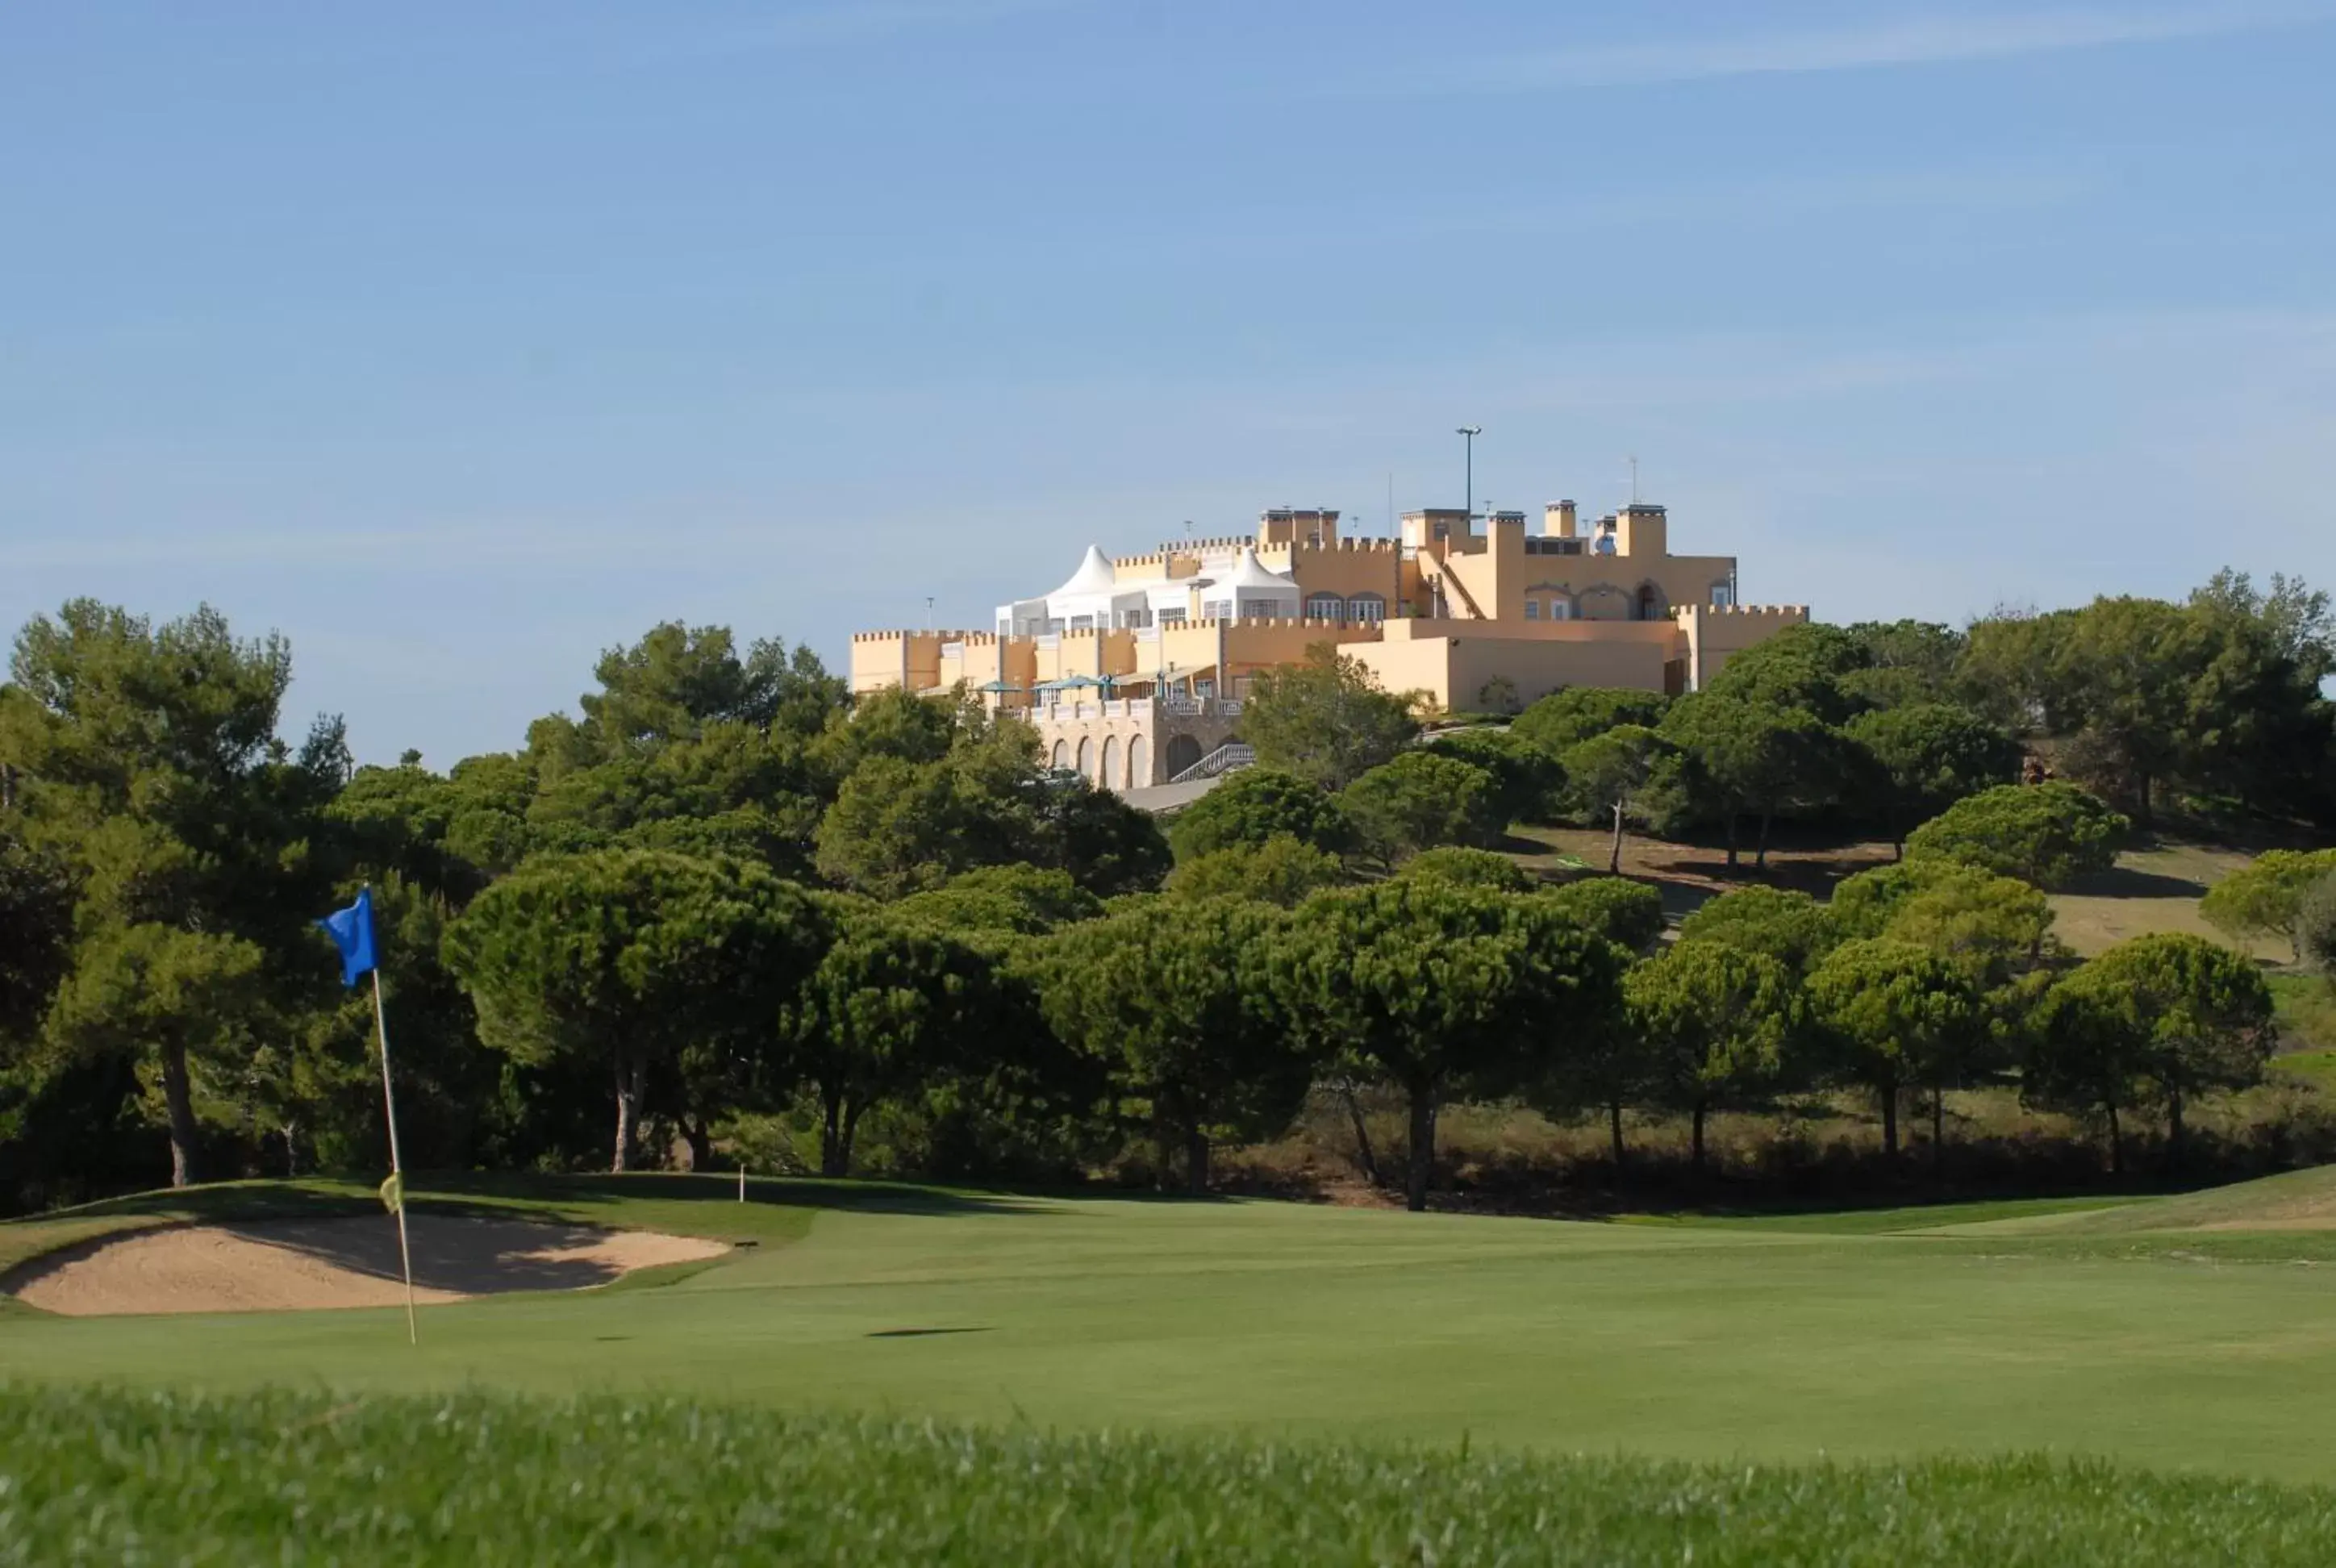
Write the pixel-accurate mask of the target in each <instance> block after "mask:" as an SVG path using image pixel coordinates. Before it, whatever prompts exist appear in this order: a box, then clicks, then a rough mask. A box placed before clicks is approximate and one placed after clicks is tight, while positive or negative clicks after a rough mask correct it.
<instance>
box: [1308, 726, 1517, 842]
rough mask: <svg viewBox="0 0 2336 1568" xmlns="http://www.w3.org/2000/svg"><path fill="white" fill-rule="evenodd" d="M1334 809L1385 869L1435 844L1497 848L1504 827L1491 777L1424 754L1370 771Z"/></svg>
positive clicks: (1342, 794) (1448, 759)
mask: <svg viewBox="0 0 2336 1568" xmlns="http://www.w3.org/2000/svg"><path fill="white" fill-rule="evenodd" d="M1338 807H1339V809H1340V810H1341V811H1342V812H1344V813H1346V817H1347V820H1348V822H1351V823H1354V824H1355V833H1356V835H1357V836H1358V838H1360V839H1361V841H1362V843H1363V847H1364V848H1365V849H1367V850H1368V851H1369V852H1371V853H1372V854H1374V855H1376V856H1377V857H1378V859H1379V860H1380V861H1381V862H1385V863H1387V864H1389V865H1392V864H1395V863H1396V862H1400V861H1404V860H1407V859H1409V858H1410V857H1411V856H1413V855H1416V854H1417V853H1419V852H1420V851H1422V850H1431V849H1434V848H1436V846H1437V845H1439V844H1464V845H1470V846H1474V847H1475V848H1479V849H1481V848H1484V847H1485V846H1487V845H1490V844H1496V843H1499V842H1501V840H1502V839H1503V838H1504V836H1506V833H1507V830H1508V825H1509V823H1508V818H1507V817H1506V816H1505V815H1504V813H1503V812H1502V809H1501V798H1500V790H1499V787H1498V786H1497V785H1496V784H1495V783H1494V779H1493V775H1492V774H1489V773H1486V772H1485V771H1484V769H1483V768H1480V767H1477V766H1475V765H1472V764H1469V763H1465V762H1461V761H1458V760H1457V759H1455V758H1453V757H1449V756H1438V755H1434V754H1432V753H1429V752H1424V751H1413V752H1406V753H1405V754H1404V755H1401V756H1399V757H1397V758H1396V759H1395V760H1394V761H1393V762H1388V763H1382V764H1380V765H1378V766H1377V767H1375V768H1373V769H1371V771H1370V772H1368V773H1367V774H1363V776H1362V777H1360V778H1358V779H1357V780H1356V781H1355V782H1354V783H1352V784H1348V786H1347V787H1346V788H1345V789H1344V790H1342V791H1340V792H1339V794H1338Z"/></svg>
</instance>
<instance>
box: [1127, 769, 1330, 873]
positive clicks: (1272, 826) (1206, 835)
mask: <svg viewBox="0 0 2336 1568" xmlns="http://www.w3.org/2000/svg"><path fill="white" fill-rule="evenodd" d="M1277 837H1290V838H1294V839H1296V840H1298V841H1299V842H1300V843H1303V844H1308V845H1310V846H1311V847H1313V848H1315V849H1318V850H1320V851H1322V852H1325V853H1328V854H1340V853H1343V852H1346V851H1347V850H1348V849H1349V848H1351V847H1352V846H1353V843H1354V827H1353V824H1352V823H1349V822H1348V820H1347V817H1346V813H1343V812H1341V811H1340V810H1339V809H1338V803H1337V802H1336V801H1335V800H1333V799H1332V798H1331V797H1330V796H1329V795H1327V794H1323V793H1322V791H1321V790H1319V788H1317V787H1316V786H1315V785H1313V784H1309V783H1308V782H1307V781H1306V780H1305V779H1302V778H1300V777H1299V776H1298V775H1297V774H1291V773H1284V772H1282V771H1281V770H1280V769H1279V768H1272V767H1262V766H1260V767H1251V768H1243V769H1242V770H1241V772H1239V773H1236V774H1233V775H1232V776H1231V777H1230V778H1228V779H1226V780H1225V781H1224V782H1223V783H1222V784H1218V785H1217V786H1216V788H1214V789H1212V790H1211V791H1210V792H1209V793H1208V794H1204V795H1202V797H1201V798H1200V799H1199V800H1196V801H1194V802H1193V803H1192V804H1191V805H1188V806H1186V807H1185V808H1184V809H1183V811H1181V812H1178V813H1176V815H1175V816H1174V817H1173V819H1172V820H1171V821H1170V823H1169V825H1168V842H1169V843H1170V844H1171V845H1173V847H1174V849H1175V851H1176V857H1177V858H1178V859H1179V860H1189V859H1191V858H1192V857H1193V856H1195V855H1204V854H1208V853H1210V852H1213V851H1216V850H1222V849H1231V848H1232V847H1233V846H1234V845H1236V844H1248V845H1251V846H1255V845H1259V844H1262V843H1264V842H1266V841H1267V840H1268V839H1271V838H1277Z"/></svg>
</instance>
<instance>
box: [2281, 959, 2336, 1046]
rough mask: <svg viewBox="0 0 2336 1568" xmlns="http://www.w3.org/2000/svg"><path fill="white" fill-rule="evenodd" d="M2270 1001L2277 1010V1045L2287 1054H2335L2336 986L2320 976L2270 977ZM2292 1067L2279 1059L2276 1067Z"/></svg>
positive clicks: (2289, 975) (2291, 975)
mask: <svg viewBox="0 0 2336 1568" xmlns="http://www.w3.org/2000/svg"><path fill="white" fill-rule="evenodd" d="M2266 978H2267V979H2269V980H2270V981H2271V994H2272V1000H2273V1003H2274V1005H2276V1006H2277V1008H2278V1009H2279V1032H2280V1036H2281V1043H2282V1045H2283V1046H2285V1047H2286V1048H2287V1049H2288V1050H2290V1051H2312V1052H2317V1053H2319V1054H2321V1055H2322V1056H2325V1055H2328V1054H2331V1053H2336V986H2331V985H2330V984H2329V983H2328V979H2327V977H2326V976H2324V975H2298V974H2287V975H2271V976H2268V977H2266ZM2280 1065H2281V1066H2291V1065H2292V1057H2283V1058H2282V1060H2281V1062H2280Z"/></svg>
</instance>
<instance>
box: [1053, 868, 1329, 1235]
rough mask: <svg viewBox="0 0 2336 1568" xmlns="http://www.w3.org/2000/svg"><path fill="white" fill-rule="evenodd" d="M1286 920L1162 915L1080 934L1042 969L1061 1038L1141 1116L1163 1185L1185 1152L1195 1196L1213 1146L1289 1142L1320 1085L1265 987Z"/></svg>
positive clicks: (1244, 909) (1275, 914)
mask: <svg viewBox="0 0 2336 1568" xmlns="http://www.w3.org/2000/svg"><path fill="white" fill-rule="evenodd" d="M1282 919H1283V917H1282V916H1281V914H1280V911H1275V910H1272V909H1270V908H1269V907H1268V906H1266V905H1264V904H1260V903H1255V902H1251V901H1246V900H1241V899H1205V900H1200V901H1185V900H1175V901H1161V902H1157V903H1153V904H1149V905H1145V906H1144V907H1141V908H1138V909H1134V910H1131V911H1127V912H1125V913H1123V914H1114V915H1113V916H1111V917H1110V918H1109V919H1107V920H1095V921H1092V922H1090V923H1088V924H1086V925H1082V926H1073V927H1070V928H1068V929H1067V930H1064V931H1062V932H1060V933H1058V934H1057V935H1056V936H1055V937H1053V938H1052V939H1050V940H1048V941H1047V943H1046V947H1045V949H1044V950H1043V951H1042V952H1041V953H1040V954H1038V955H1037V958H1036V959H1035V968H1034V972H1035V973H1036V975H1037V978H1038V986H1039V991H1040V995H1041V997H1042V998H1043V1005H1044V1008H1045V1009H1046V1021H1047V1022H1048V1024H1049V1025H1050V1026H1052V1027H1053V1029H1054V1032H1055V1034H1056V1037H1057V1038H1059V1039H1061V1040H1062V1041H1063V1042H1064V1043H1066V1045H1069V1046H1071V1047H1073V1048H1074V1049H1076V1050H1079V1051H1081V1052H1083V1053H1085V1055H1086V1056H1087V1057H1089V1058H1090V1059H1091V1060H1094V1061H1096V1062H1099V1063H1102V1064H1103V1065H1104V1066H1105V1068H1106V1070H1107V1071H1108V1072H1109V1074H1110V1075H1111V1076H1112V1078H1113V1080H1114V1083H1115V1085H1116V1086H1117V1088H1118V1092H1119V1095H1120V1096H1121V1097H1122V1098H1124V1099H1133V1100H1135V1101H1139V1102H1141V1107H1142V1108H1141V1114H1142V1115H1144V1117H1145V1118H1146V1119H1147V1120H1148V1121H1149V1122H1150V1124H1151V1125H1152V1127H1153V1132H1154V1133H1155V1135H1157V1137H1158V1138H1159V1140H1160V1145H1161V1146H1160V1173H1161V1174H1162V1175H1163V1178H1164V1176H1165V1175H1166V1174H1167V1171H1168V1170H1169V1168H1170V1164H1171V1157H1172V1154H1173V1151H1174V1150H1176V1149H1177V1148H1179V1147H1180V1146H1181V1147H1182V1149H1183V1152H1184V1156H1185V1166H1184V1168H1185V1180H1186V1183H1187V1184H1188V1186H1189V1187H1190V1188H1191V1190H1192V1192H1195V1193H1202V1192H1206V1191H1207V1190H1208V1184H1209V1149H1210V1145H1211V1144H1212V1143H1214V1142H1217V1141H1220V1140H1222V1139H1225V1138H1228V1137H1233V1138H1243V1139H1249V1138H1256V1137H1261V1136H1270V1135H1273V1134H1275V1133H1278V1132H1280V1130H1281V1128H1282V1127H1283V1126H1285V1125H1288V1123H1289V1120H1290V1115H1292V1113H1294V1112H1295V1111H1296V1110H1297V1108H1298V1104H1299V1101H1300V1100H1301V1099H1302V1098H1304V1096H1305V1094H1306V1086H1307V1084H1308V1083H1309V1080H1310V1079H1311V1076H1312V1069H1313V1059H1312V1057H1311V1055H1310V1052H1309V1044H1308V1037H1306V1036H1305V1035H1304V1034H1302V1033H1301V1032H1299V1031H1298V1030H1296V1029H1294V1028H1292V1027H1291V1026H1290V1020H1289V1018H1287V1017H1286V1016H1285V1015H1284V1013H1283V1011H1282V1010H1281V1008H1280V1006H1279V1005H1277V1001H1276V998H1275V997H1274V994H1273V992H1272V991H1271V989H1270V988H1269V986H1268V984H1267V974H1268V971H1269V969H1270V962H1271V959H1272V951H1273V948H1274V945H1275V943H1276V942H1277V940H1279V936H1280V930H1281V921H1282Z"/></svg>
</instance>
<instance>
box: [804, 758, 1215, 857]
mask: <svg viewBox="0 0 2336 1568" xmlns="http://www.w3.org/2000/svg"><path fill="white" fill-rule="evenodd" d="M855 722H856V721H855ZM1037 757H1038V753H1037V737H1036V736H1035V735H1032V734H1031V732H1030V731H1029V729H1028V728H1027V726H1023V725H1020V724H1017V723H1014V722H1013V721H1011V720H999V721H997V722H995V723H988V722H982V723H975V722H968V723H967V724H966V725H964V726H960V727H959V729H958V730H957V731H956V740H955V742H954V744H953V745H952V747H951V749H950V750H949V752H948V753H947V754H946V755H943V756H941V757H939V758H938V759H936V760H934V761H930V762H911V761H909V760H907V759H906V758H903V757H900V756H895V755H889V754H884V753H879V754H876V755H871V756H869V757H868V758H867V759H866V760H864V761H863V762H861V764H860V765H859V766H858V767H857V768H856V769H855V770H854V771H853V773H852V775H851V776H850V777H849V778H847V779H845V780H844V781H843V787H842V791H841V792H840V793H839V794H837V796H836V799H835V803H834V804H833V805H832V806H830V807H829V808H828V811H827V814H826V816H825V817H824V818H822V821H821V823H820V825H819V833H818V852H817V857H816V859H817V863H818V866H819V869H820V871H821V872H822V874H824V875H825V876H827V877H829V878H831V879H832V880H833V881H837V882H840V883H842V885H844V886H846V887H849V888H851V889H852V890H854V891H859V892H864V893H868V894H870V895H871V896H873V897H877V898H900V897H903V896H905V895H907V894H909V893H913V892H919V891H925V890H927V889H930V888H937V887H939V886H940V885H941V884H942V883H943V882H946V881H949V879H950V878H951V877H954V876H957V875H959V874H961V873H963V872H968V871H970V870H972V869H974V868H975V867H977V866H994V865H1006V864H1009V863H1012V862H1027V863H1029V864H1032V865H1037V866H1041V867H1047V868H1052V869H1055V870H1059V871H1064V872H1068V873H1069V874H1070V876H1071V878H1072V880H1074V881H1076V882H1078V883H1079V885H1080V886H1082V887H1085V888H1086V889H1087V890H1088V891H1092V892H1094V893H1095V894H1097V895H1098V896H1100V897H1106V898H1107V897H1111V896H1113V895H1114V894H1118V893H1124V892H1134V891H1144V890H1145V889H1148V888H1152V887H1154V886H1157V885H1158V882H1159V880H1160V877H1161V876H1162V874H1163V873H1164V872H1166V871H1167V869H1168V863H1169V853H1168V848H1167V845H1166V843H1165V842H1163V840H1162V838H1161V836H1160V833H1159V830H1158V828H1156V827H1155V826H1154V825H1153V822H1152V819H1151V818H1150V817H1149V816H1147V815H1145V814H1144V813H1141V812H1138V811H1136V810H1135V809H1134V808H1133V807H1131V806H1129V805H1128V804H1126V803H1124V801H1122V800H1120V798H1119V797H1118V796H1117V795H1114V794H1108V793H1106V792H1105V791H1102V790H1098V789H1096V788H1095V786H1094V785H1092V784H1088V783H1087V782H1086V781H1085V780H1084V779H1079V778H1076V777H1063V776H1052V775H1049V774H1046V772H1045V771H1044V770H1043V769H1041V768H1040V767H1039V765H1038V760H1037Z"/></svg>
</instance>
